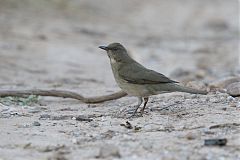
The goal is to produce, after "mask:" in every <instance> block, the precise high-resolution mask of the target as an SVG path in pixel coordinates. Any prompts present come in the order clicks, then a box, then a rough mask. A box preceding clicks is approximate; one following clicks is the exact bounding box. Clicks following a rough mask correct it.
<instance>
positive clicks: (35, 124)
mask: <svg viewBox="0 0 240 160" xmlns="http://www.w3.org/2000/svg"><path fill="white" fill-rule="evenodd" d="M32 125H33V126H41V123H39V122H38V121H34V122H33V124H32Z"/></svg>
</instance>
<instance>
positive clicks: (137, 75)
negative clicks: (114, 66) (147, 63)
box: [118, 63, 178, 84]
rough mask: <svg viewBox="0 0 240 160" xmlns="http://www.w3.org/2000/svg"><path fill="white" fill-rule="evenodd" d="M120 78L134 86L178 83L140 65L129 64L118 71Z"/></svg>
mask: <svg viewBox="0 0 240 160" xmlns="http://www.w3.org/2000/svg"><path fill="white" fill-rule="evenodd" d="M118 73H119V76H120V78H122V79H124V80H126V81H127V82H129V83H134V84H158V83H178V82H176V81H173V80H171V79H169V78H167V77H166V76H164V75H163V74H161V73H158V72H156V71H153V70H150V69H147V68H145V67H144V66H142V65H141V64H139V63H133V64H127V65H123V66H121V67H120V69H119V70H118Z"/></svg>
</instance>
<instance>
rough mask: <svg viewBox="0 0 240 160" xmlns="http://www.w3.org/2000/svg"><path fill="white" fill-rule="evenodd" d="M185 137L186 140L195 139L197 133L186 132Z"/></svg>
mask: <svg viewBox="0 0 240 160" xmlns="http://www.w3.org/2000/svg"><path fill="white" fill-rule="evenodd" d="M185 137H186V139H187V140H194V139H196V138H197V137H198V134H197V133H192V132H188V133H187V134H186V136H185Z"/></svg>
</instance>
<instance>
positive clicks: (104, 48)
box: [99, 46, 109, 51]
mask: <svg viewBox="0 0 240 160" xmlns="http://www.w3.org/2000/svg"><path fill="white" fill-rule="evenodd" d="M99 48H101V49H103V50H105V51H108V49H109V48H108V47H107V46H99Z"/></svg>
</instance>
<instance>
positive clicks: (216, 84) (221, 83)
mask: <svg viewBox="0 0 240 160" xmlns="http://www.w3.org/2000/svg"><path fill="white" fill-rule="evenodd" d="M235 82H240V77H227V78H223V79H220V80H218V81H215V82H212V83H210V84H209V87H210V88H222V89H223V88H226V87H227V86H228V85H230V84H232V83H235Z"/></svg>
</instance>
